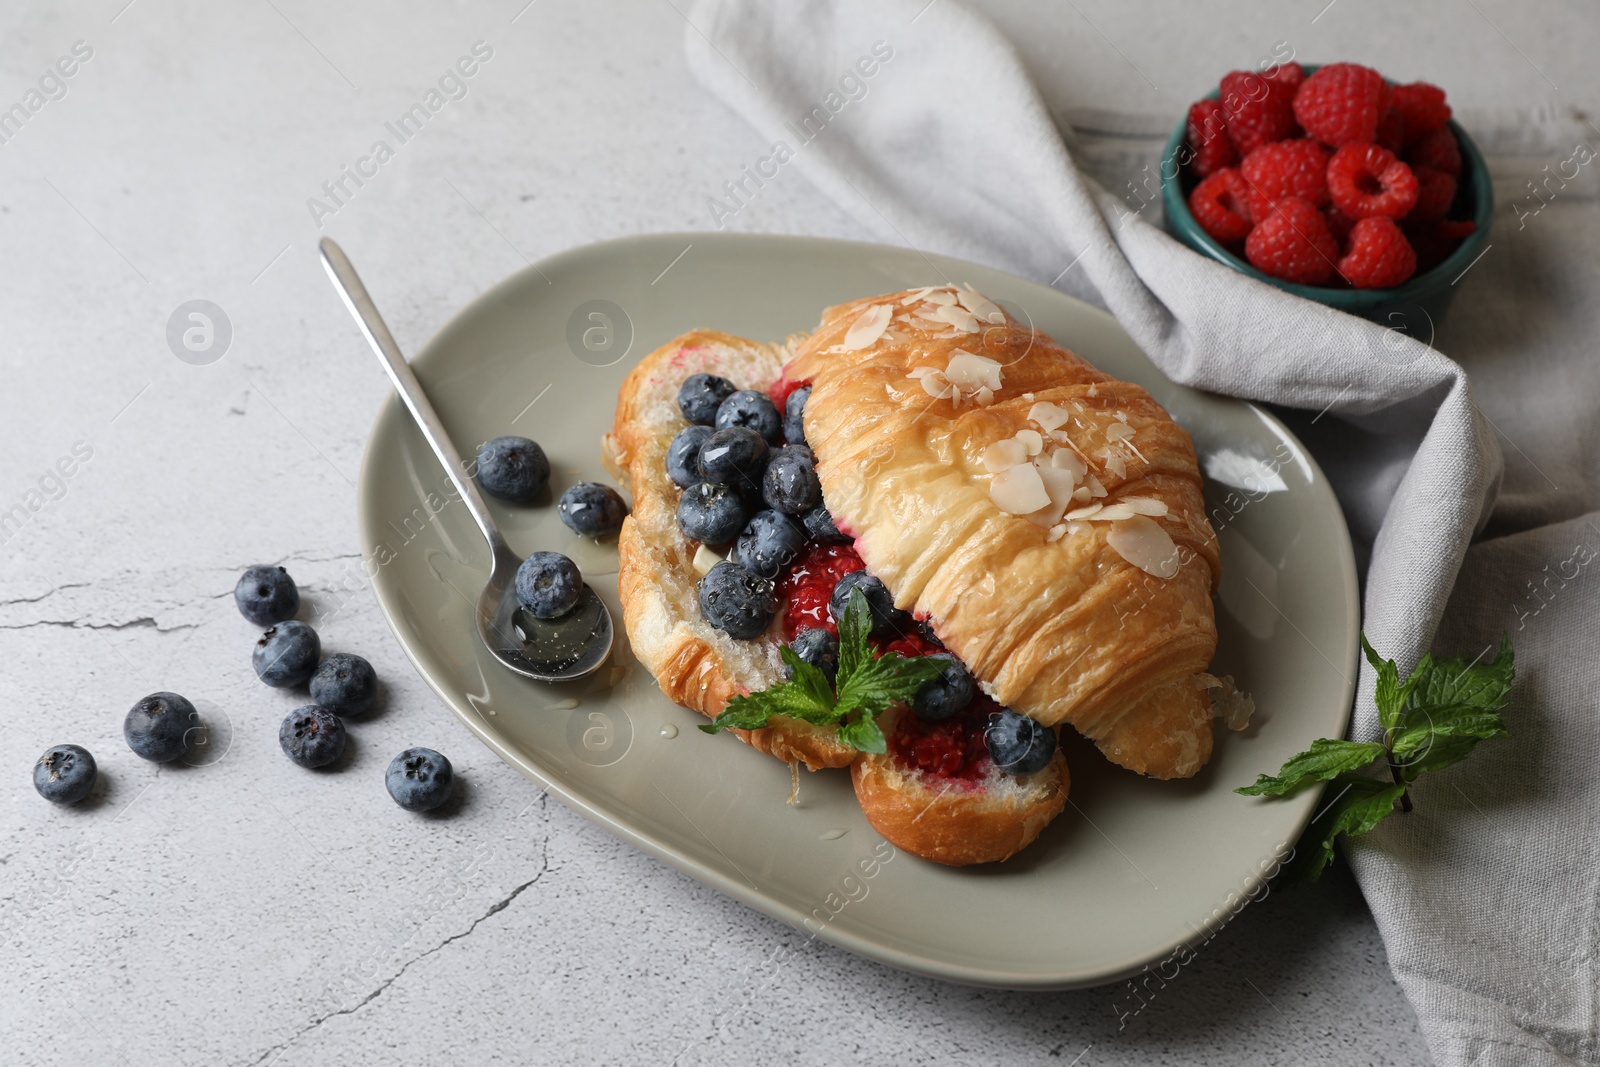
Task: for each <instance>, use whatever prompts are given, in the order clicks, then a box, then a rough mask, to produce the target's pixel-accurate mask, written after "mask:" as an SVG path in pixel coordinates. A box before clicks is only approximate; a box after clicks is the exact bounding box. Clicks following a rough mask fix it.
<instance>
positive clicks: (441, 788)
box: [383, 748, 456, 811]
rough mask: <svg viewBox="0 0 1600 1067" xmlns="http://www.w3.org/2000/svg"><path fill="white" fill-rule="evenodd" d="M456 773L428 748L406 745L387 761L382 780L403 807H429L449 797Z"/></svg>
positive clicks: (397, 802)
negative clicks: (386, 769) (387, 767)
mask: <svg viewBox="0 0 1600 1067" xmlns="http://www.w3.org/2000/svg"><path fill="white" fill-rule="evenodd" d="M455 781H456V773H455V770H454V768H452V767H451V766H450V761H449V760H447V759H445V758H444V757H443V756H441V755H440V754H439V753H437V752H435V751H434V750H433V749H431V748H408V749H406V750H405V751H404V752H402V753H400V755H398V756H396V757H395V758H394V759H393V760H391V761H390V763H389V769H388V771H386V772H385V773H384V776H383V784H384V785H386V786H388V787H389V795H390V796H391V797H393V798H394V802H395V803H396V804H398V805H400V806H401V807H402V808H405V809H406V810H407V811H432V810H433V809H434V808H437V807H438V806H439V805H440V804H443V803H444V802H445V801H447V800H449V799H450V791H451V789H452V788H453V787H454V786H455Z"/></svg>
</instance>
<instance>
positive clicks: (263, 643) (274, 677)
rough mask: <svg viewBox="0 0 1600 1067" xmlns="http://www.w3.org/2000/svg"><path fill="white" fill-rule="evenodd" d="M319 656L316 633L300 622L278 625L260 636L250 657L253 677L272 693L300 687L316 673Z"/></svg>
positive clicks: (320, 651) (319, 649) (320, 650)
mask: <svg viewBox="0 0 1600 1067" xmlns="http://www.w3.org/2000/svg"><path fill="white" fill-rule="evenodd" d="M321 656H322V641H321V640H320V639H319V638H318V637H317V631H315V630H313V629H312V628H311V627H310V626H307V625H306V624H305V623H303V622H296V621H295V620H293V619H290V620H289V621H288V622H280V623H279V624H278V625H276V626H274V627H273V628H272V629H270V630H268V631H267V632H266V633H264V634H262V635H261V640H259V641H257V642H256V648H255V651H254V652H253V653H251V655H250V662H251V663H253V664H255V668H256V676H257V677H258V678H260V679H261V680H262V681H263V682H265V683H266V684H267V685H270V686H272V687H273V688H274V689H287V688H288V687H289V686H292V685H300V684H301V683H302V682H304V681H306V680H307V679H309V678H310V677H311V673H312V672H313V671H315V670H316V669H317V660H318V659H319V658H321Z"/></svg>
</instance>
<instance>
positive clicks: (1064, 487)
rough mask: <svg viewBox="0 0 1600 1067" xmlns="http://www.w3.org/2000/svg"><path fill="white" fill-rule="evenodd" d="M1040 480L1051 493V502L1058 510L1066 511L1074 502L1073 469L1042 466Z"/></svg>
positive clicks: (1047, 491)
mask: <svg viewBox="0 0 1600 1067" xmlns="http://www.w3.org/2000/svg"><path fill="white" fill-rule="evenodd" d="M1039 480H1040V481H1042V482H1043V483H1044V491H1045V492H1046V493H1048V494H1050V503H1052V504H1054V505H1055V506H1056V509H1057V511H1064V510H1066V507H1067V505H1068V504H1070V503H1072V494H1073V483H1074V479H1073V477H1072V472H1071V471H1064V470H1057V469H1056V468H1055V467H1040V468H1039Z"/></svg>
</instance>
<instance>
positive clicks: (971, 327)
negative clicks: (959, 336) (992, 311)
mask: <svg viewBox="0 0 1600 1067" xmlns="http://www.w3.org/2000/svg"><path fill="white" fill-rule="evenodd" d="M934 316H935V317H936V318H940V319H943V320H944V321H945V322H948V323H949V324H950V325H951V326H954V327H955V328H956V329H958V330H962V331H964V332H966V333H977V332H978V320H977V318H976V317H974V316H973V314H972V312H970V311H968V310H967V309H966V308H964V307H959V306H957V305H956V304H953V303H951V304H945V305H943V306H942V307H940V308H939V310H938V311H936V312H934Z"/></svg>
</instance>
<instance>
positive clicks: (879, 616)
mask: <svg viewBox="0 0 1600 1067" xmlns="http://www.w3.org/2000/svg"><path fill="white" fill-rule="evenodd" d="M852 589H859V590H861V595H862V596H864V597H866V598H867V610H868V611H869V612H871V614H872V633H873V635H874V636H878V637H881V636H883V635H885V634H889V633H898V632H899V631H900V630H902V629H904V628H905V624H906V621H907V620H906V618H905V612H903V611H901V610H900V609H899V608H897V607H895V606H894V597H892V596H890V595H889V587H888V586H886V585H884V584H883V583H882V582H881V581H879V580H878V579H876V578H874V577H873V576H872V575H870V574H868V573H867V572H866V571H851V572H850V573H849V574H847V575H845V576H844V577H843V578H840V579H839V582H838V584H837V585H835V586H834V587H833V595H832V596H830V597H829V598H828V614H830V615H832V616H833V618H834V621H835V622H837V621H838V620H840V619H842V618H844V610H845V608H847V607H849V606H850V590H852Z"/></svg>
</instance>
